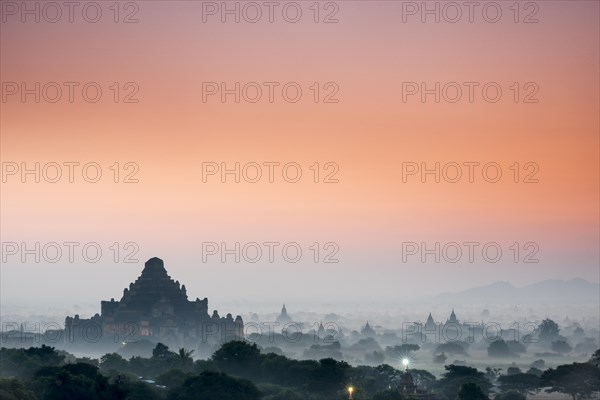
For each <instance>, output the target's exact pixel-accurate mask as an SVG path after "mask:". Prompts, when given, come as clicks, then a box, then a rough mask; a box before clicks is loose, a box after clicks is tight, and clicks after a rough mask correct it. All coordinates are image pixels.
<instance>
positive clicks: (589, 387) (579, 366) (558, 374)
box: [541, 363, 600, 400]
mask: <svg viewBox="0 0 600 400" xmlns="http://www.w3.org/2000/svg"><path fill="white" fill-rule="evenodd" d="M599 376H600V368H598V367H596V366H594V365H591V364H588V363H573V364H566V365H559V366H558V367H556V369H552V368H551V369H548V370H546V371H545V372H544V373H543V374H542V378H541V384H542V386H545V387H550V389H548V392H560V393H565V394H569V395H571V397H573V400H581V399H585V398H588V397H590V396H591V395H592V394H593V393H594V392H598V391H600V379H598V377H599Z"/></svg>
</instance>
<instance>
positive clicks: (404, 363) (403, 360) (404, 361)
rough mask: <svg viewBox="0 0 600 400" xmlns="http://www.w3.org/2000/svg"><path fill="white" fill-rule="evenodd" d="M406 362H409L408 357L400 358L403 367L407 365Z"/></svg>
mask: <svg viewBox="0 0 600 400" xmlns="http://www.w3.org/2000/svg"><path fill="white" fill-rule="evenodd" d="M408 363H409V361H408V358H403V359H402V365H404V367H405V368H406V367H408Z"/></svg>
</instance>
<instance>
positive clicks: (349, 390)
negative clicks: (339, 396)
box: [348, 386, 354, 400]
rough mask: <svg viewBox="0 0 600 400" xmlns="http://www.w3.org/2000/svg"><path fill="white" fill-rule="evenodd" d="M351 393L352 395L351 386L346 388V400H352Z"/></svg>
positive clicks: (352, 389)
mask: <svg viewBox="0 0 600 400" xmlns="http://www.w3.org/2000/svg"><path fill="white" fill-rule="evenodd" d="M352 393H354V388H353V387H352V386H348V400H352Z"/></svg>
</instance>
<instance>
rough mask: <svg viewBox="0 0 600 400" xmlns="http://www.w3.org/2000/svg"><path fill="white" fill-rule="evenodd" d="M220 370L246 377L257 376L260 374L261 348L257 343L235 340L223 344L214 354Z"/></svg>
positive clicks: (213, 358) (214, 359) (213, 357)
mask: <svg viewBox="0 0 600 400" xmlns="http://www.w3.org/2000/svg"><path fill="white" fill-rule="evenodd" d="M212 360H213V361H214V363H215V365H216V366H217V368H219V370H221V371H224V372H227V373H229V374H232V375H237V376H241V377H244V378H256V377H258V376H259V374H260V368H259V365H260V350H259V349H258V347H257V346H256V343H253V344H248V343H246V342H242V341H238V340H233V341H230V342H227V343H225V344H223V346H221V348H220V349H219V350H217V351H215V353H214V354H213V356H212Z"/></svg>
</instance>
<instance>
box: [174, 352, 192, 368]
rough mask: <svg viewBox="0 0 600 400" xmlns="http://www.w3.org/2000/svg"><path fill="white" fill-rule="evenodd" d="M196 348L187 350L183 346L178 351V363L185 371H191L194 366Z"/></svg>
mask: <svg viewBox="0 0 600 400" xmlns="http://www.w3.org/2000/svg"><path fill="white" fill-rule="evenodd" d="M193 356H194V350H186V349H184V348H183V347H182V348H180V349H179V352H177V363H178V364H179V367H180V368H181V369H182V370H184V371H191V370H192V368H193V367H194V358H193Z"/></svg>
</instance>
